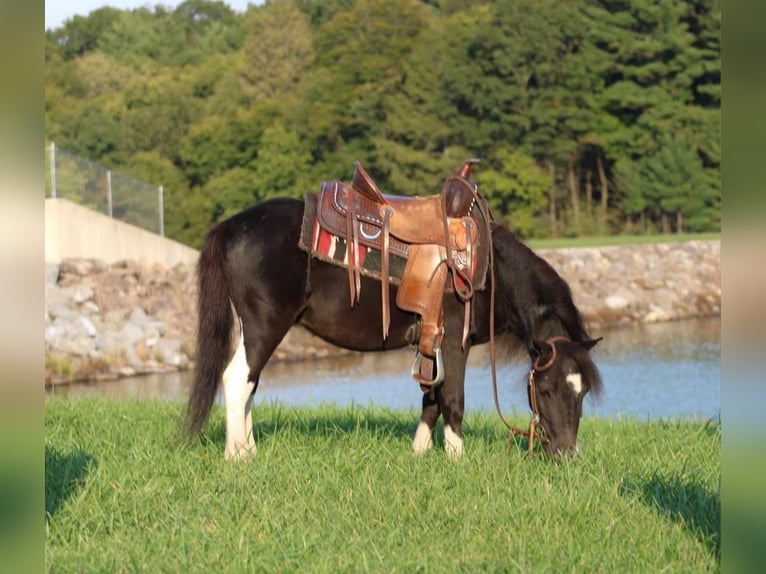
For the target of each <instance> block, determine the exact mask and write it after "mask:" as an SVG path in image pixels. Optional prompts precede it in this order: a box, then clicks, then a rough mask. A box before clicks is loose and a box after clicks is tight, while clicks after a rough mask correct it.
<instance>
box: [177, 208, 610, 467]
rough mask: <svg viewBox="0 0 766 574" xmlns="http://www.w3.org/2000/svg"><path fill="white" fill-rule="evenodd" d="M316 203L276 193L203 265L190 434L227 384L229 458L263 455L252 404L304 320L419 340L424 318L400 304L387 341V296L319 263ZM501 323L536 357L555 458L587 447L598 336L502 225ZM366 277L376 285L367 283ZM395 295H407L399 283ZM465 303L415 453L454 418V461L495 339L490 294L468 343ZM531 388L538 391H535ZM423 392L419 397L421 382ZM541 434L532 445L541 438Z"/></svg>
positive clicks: (344, 341) (329, 330) (210, 248)
mask: <svg viewBox="0 0 766 574" xmlns="http://www.w3.org/2000/svg"><path fill="white" fill-rule="evenodd" d="M303 211H304V204H303V201H301V200H296V199H273V200H268V201H265V202H263V203H260V204H258V205H255V206H253V207H250V208H248V209H245V210H244V211H242V212H240V213H238V214H236V215H234V216H232V217H231V218H229V219H227V220H226V221H223V222H222V223H220V224H218V225H216V226H215V227H213V228H212V229H211V230H210V231H209V232H208V234H207V237H206V239H205V243H204V246H203V248H202V251H201V254H200V258H199V266H198V311H199V316H198V331H197V352H196V365H195V370H194V381H193V386H192V388H191V392H190V398H189V404H188V413H187V430H188V432H189V433H190V436H196V435H197V434H198V433H199V432H200V431H201V430H202V428H203V426H204V424H205V421H206V420H207V418H208V416H209V415H210V411H211V409H212V407H213V404H214V402H215V397H216V393H217V390H218V387H219V385H220V384H223V398H224V402H225V409H226V448H225V456H226V458H245V457H247V456H249V455H252V454H253V453H255V451H256V444H255V439H254V431H253V424H252V415H251V406H252V401H253V396H254V394H255V392H256V389H257V388H258V380H259V377H260V374H261V371H262V369H263V368H264V366H265V365H266V362H267V361H268V360H269V357H271V355H272V353H274V350H275V349H276V347H277V345H278V344H279V343H280V341H282V339H283V337H284V336H285V334H286V333H287V332H288V330H289V329H290V327H291V326H292V325H294V324H296V323H297V324H301V325H303V326H304V327H306V328H307V329H308V330H310V331H311V332H313V333H315V334H316V335H318V336H319V337H321V338H322V339H324V340H326V341H329V342H330V343H333V344H335V345H338V346H341V347H345V348H347V349H352V350H356V351H385V350H390V349H396V348H401V347H404V346H406V345H408V344H410V341H409V340H408V332H410V331H411V328H412V327H413V325H415V324H416V323H417V321H418V317H417V316H416V315H414V314H412V313H408V312H405V311H402V310H400V309H399V308H397V307H396V306H394V305H392V306H391V314H390V330H389V336H388V339H387V340H386V341H385V342H384V341H383V340H382V337H381V330H382V318H381V294H380V287H379V284H378V283H376V282H374V281H375V280H373V279H370V278H367V277H362V279H361V281H362V291H363V292H364V296H363V297H361V299H360V300H359V301H358V302H357V303H356V304H355V305H354V306H353V307H351V306H350V305H349V296H348V274H347V272H346V271H345V270H344V269H342V268H340V267H337V266H335V265H332V264H329V263H325V262H322V261H319V260H317V259H310V260H309V259H307V258H308V257H309V255H308V254H307V253H306V252H304V251H302V250H300V249H299V248H298V243H299V237H300V234H301V222H302V218H303ZM492 237H493V246H494V249H493V251H494V281H495V301H494V330H495V333H496V334H497V335H500V334H503V333H510V334H511V335H512V337H505V338H503V339H502V340H503V341H511V342H510V343H509V344H511V345H513V344H515V345H521V346H523V348H524V349H525V350H526V351H527V353H528V354H529V357H530V361H531V362H532V363H531V364H532V365H533V366H534V365H540V364H545V365H546V369H545V370H539V371H538V372H535V371H534V370H532V371H531V375H532V376H533V378H534V384H535V388H536V396H532V393H528V394H529V399H530V406H531V407H532V408H533V410H535V411H536V413H537V415H538V417H539V419H538V420H539V425H540V426H541V427H542V429H543V431H544V436H545V441H544V443H543V447H544V450H545V452H546V453H548V454H559V453H565V452H568V451H571V450H573V449H576V446H577V431H578V428H579V422H580V418H581V416H582V403H583V398H584V397H585V395H586V394H587V393H588V392H591V393H592V394H594V395H598V393H599V392H600V391H601V386H602V383H601V378H600V375H599V372H598V369H597V368H596V366H595V364H594V363H593V361H592V358H591V356H590V353H589V351H590V349H591V348H592V347H593V345H594V344H595V343H596V342H597V340H594V339H591V338H590V336H589V335H588V333H587V331H586V328H585V326H584V323H583V320H582V318H581V316H580V313H579V311H578V309H577V307H576V306H575V304H574V302H573V300H572V294H571V292H570V289H569V286H568V285H567V283H566V282H565V281H564V280H563V279H562V278H561V277H560V276H559V275H558V273H556V271H555V270H554V269H553V268H552V267H551V266H550V265H549V264H548V263H547V262H546V261H545V260H543V259H542V258H540V257H539V256H537V255H536V254H535V253H534V252H533V251H532V250H531V249H529V248H528V247H527V246H526V245H524V244H523V243H522V242H521V241H519V240H518V239H517V238H516V236H515V235H514V234H513V233H511V232H510V231H509V230H508V229H506V228H504V227H503V226H501V225H497V224H493V226H492ZM365 284H366V286H365ZM390 290H391V291H390V297H389V301H395V300H396V286H395V285H393V284H392V285H391V286H390ZM463 305H464V304H463V303H462V302H461V301H460V300H459V299H458V297H457V296H455V295H454V294H452V293H447V294H445V297H444V327H445V337H444V340H443V342H442V350H443V360H444V372H445V377H444V381H443V383H442V384H441V385H440V386H438V387H437V388H435V390H434V391H433V392H426V393H424V394H423V406H422V413H421V415H420V421H419V424H418V426H417V429H416V431H415V436H414V439H413V443H412V448H413V450H414V451H415V452H416V453H422V452H424V451H427V450H428V449H430V448H431V447H432V446H433V438H432V437H433V431H434V427H435V425H436V421H437V419H438V418H439V416H440V415H441V416H442V417H444V447H445V450H446V452H447V454H448V455H449V456H450V457H452V458H457V457H459V456H460V455H461V454H462V452H463V411H464V404H465V393H464V383H465V367H466V361H467V359H468V354H469V351H470V349H471V345H477V344H482V343H486V342H488V341H489V339H490V332H489V331H490V320H489V317H490V313H491V312H492V309H490V294H489V289H484V290H482V291H477V292H476V293H475V294H474V299H473V305H474V313H475V315H474V317H475V321H474V323H475V328H474V329H473V333H472V335H471V337H470V339H469V341H468V342H467V343H466V344H465V346H463V344H462V343H463V341H462V330H463V320H464V306H463ZM528 390H529V389H528ZM412 392H419V390H418V387H417V385H416V384H415V383H414V382H413V387H412ZM529 440H532V438H531V437H530V439H529Z"/></svg>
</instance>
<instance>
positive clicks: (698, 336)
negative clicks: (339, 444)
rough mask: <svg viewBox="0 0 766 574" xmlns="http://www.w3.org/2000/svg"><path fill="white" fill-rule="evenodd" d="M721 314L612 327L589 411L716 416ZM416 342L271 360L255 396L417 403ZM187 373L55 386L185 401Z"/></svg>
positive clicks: (474, 404)
mask: <svg viewBox="0 0 766 574" xmlns="http://www.w3.org/2000/svg"><path fill="white" fill-rule="evenodd" d="M720 326H721V323H720V320H719V319H700V320H688V321H681V322H674V323H659V324H654V325H646V326H639V327H627V328H621V329H611V330H607V331H605V332H602V333H598V335H603V336H604V340H603V341H601V342H600V343H599V344H598V345H597V346H596V347H595V349H594V350H593V356H594V358H595V360H596V362H597V364H598V366H599V368H600V369H601V374H602V377H603V380H604V389H605V390H604V394H603V396H602V398H601V400H600V401H598V402H594V401H593V400H592V399H591V398H587V399H586V402H585V407H584V411H585V414H586V415H587V414H596V415H598V416H601V417H612V418H616V417H630V418H636V419H647V418H648V419H657V418H668V417H683V418H704V419H707V418H717V417H719V415H720V411H721V407H720V405H721V395H720V377H721V362H720V356H721V344H720ZM413 357H414V355H413V352H412V351H411V350H407V349H405V350H401V351H390V352H387V353H366V354H355V355H350V356H344V357H338V358H333V359H324V360H319V361H313V362H296V363H276V364H273V365H268V366H267V367H266V369H264V372H263V374H262V376H261V383H260V386H259V388H258V392H257V393H256V398H255V403H256V404H263V403H274V402H278V403H281V404H284V405H289V406H315V405H319V404H328V403H330V404H336V405H341V406H342V405H350V404H356V405H367V404H374V405H376V406H382V407H388V408H392V409H419V408H420V401H421V397H422V394H421V392H420V390H419V388H418V386H417V384H416V383H415V382H414V381H413V380H412V379H411V377H410V375H409V369H410V365H411V363H412V360H413ZM528 368H529V363H528V359H526V358H525V357H524V356H517V357H509V356H502V354H501V355H500V357H499V358H498V384H499V393H500V401H501V405H502V406H503V409H504V411H505V412H507V413H513V412H517V413H526V412H527V410H528V409H527V402H526V391H525V386H524V385H525V382H526V374H527V370H528ZM190 377H191V375H190V373H172V374H167V375H150V376H145V377H136V378H130V379H121V380H119V381H109V382H102V383H94V384H78V385H67V386H59V387H56V388H53V389H51V390H49V393H50V394H55V395H61V394H63V395H69V396H88V395H91V396H92V395H97V396H108V397H131V398H139V399H154V398H163V399H168V400H185V399H186V395H187V391H188V386H189V384H190ZM493 410H494V402H493V399H492V383H491V375H490V369H489V362H488V349H487V346H486V345H484V346H482V347H477V348H475V349H474V350H473V351H472V352H471V358H470V360H469V364H468V369H467V371H466V412H467V413H471V412H490V411H493Z"/></svg>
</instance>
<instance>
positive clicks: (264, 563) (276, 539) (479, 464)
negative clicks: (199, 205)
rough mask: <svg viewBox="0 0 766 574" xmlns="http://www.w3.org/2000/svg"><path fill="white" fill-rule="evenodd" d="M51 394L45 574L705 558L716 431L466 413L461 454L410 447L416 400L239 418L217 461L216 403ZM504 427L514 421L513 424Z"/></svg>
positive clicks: (598, 565)
mask: <svg viewBox="0 0 766 574" xmlns="http://www.w3.org/2000/svg"><path fill="white" fill-rule="evenodd" d="M182 412H183V405H178V404H170V403H164V402H141V403H140V402H111V401H108V400H104V399H78V400H68V399H66V398H49V399H47V401H46V406H45V426H46V437H45V467H46V468H45V508H46V518H45V522H46V545H45V547H46V550H45V553H46V566H47V569H48V570H49V571H54V572H73V571H76V572H174V573H175V572H206V573H207V572H298V571H300V572H333V573H334V572H402V573H411V572H447V571H458V572H534V573H538V572H583V573H591V572H609V573H611V572H651V573H654V572H707V571H718V570H719V569H720V568H719V556H720V496H719V482H720V439H721V436H720V426H719V425H718V423H704V422H699V421H666V422H651V423H649V422H637V421H614V420H603V419H596V418H585V419H584V420H583V423H582V425H581V431H580V443H581V449H582V452H581V455H580V456H579V457H578V458H577V459H575V460H572V461H564V462H562V463H560V464H554V463H552V462H550V461H547V460H544V459H542V458H541V457H535V458H533V459H529V458H528V457H527V455H526V452H525V449H524V445H523V444H521V443H519V444H512V445H511V447H510V449H509V448H508V447H507V434H506V431H505V428H504V427H503V426H502V425H501V423H500V422H499V421H498V419H497V417H496V416H495V415H490V414H486V415H475V414H471V413H468V414H467V415H466V420H465V441H466V453H465V455H464V457H463V458H462V459H461V460H460V461H458V462H453V461H450V460H449V459H448V458H447V457H446V455H445V454H444V451H443V450H442V449H441V448H440V447H441V443H442V439H441V436H442V435H441V428H440V429H439V432H438V433H437V441H436V443H437V447H438V448H437V449H435V450H433V451H431V452H429V453H427V454H426V455H424V456H420V457H417V456H415V455H413V454H412V453H411V452H410V439H411V434H412V432H413V431H414V428H415V424H416V417H417V414H416V413H415V412H392V411H386V410H382V409H374V408H372V407H363V408H360V407H357V408H331V407H323V408H317V409H293V408H283V407H279V406H272V407H258V408H257V409H255V411H254V421H255V425H256V440H257V442H258V445H259V451H258V454H257V456H256V457H255V459H253V460H251V461H249V462H246V463H226V462H224V460H223V440H224V426H223V423H224V418H223V410H222V409H221V408H218V407H217V408H216V410H215V411H214V414H213V417H212V419H211V423H210V426H209V428H208V432H207V434H206V435H205V437H203V440H202V441H200V442H195V443H194V444H184V443H183V442H181V441H180V440H179V436H180V431H179V422H180V419H181V415H182ZM515 422H516V423H517V424H523V423H525V422H526V419H525V418H522V417H519V418H517V419H516V420H515Z"/></svg>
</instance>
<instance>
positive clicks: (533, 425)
mask: <svg viewBox="0 0 766 574" xmlns="http://www.w3.org/2000/svg"><path fill="white" fill-rule="evenodd" d="M557 341H569V338H567V337H562V336H557V337H550V338H548V339H546V340H545V343H546V344H547V345H548V346H549V347H550V348H551V358H550V359H548V360H547V361H545V363H543V364H542V365H541V364H540V357H537V358H536V359H535V360H534V362H533V363H532V367H531V368H530V369H529V375H528V377H527V380H528V383H527V384H528V385H529V403H530V405H531V407H532V417H531V419H530V420H529V429H528V430H524V429H520V428H517V427H514V426H511V425H510V424H508V422H507V421H506V420H505V418H504V417H503V413H502V411H501V410H500V402H499V401H498V398H497V380H496V379H494V378H493V380H492V383H493V385H492V390H493V392H494V396H495V409H496V410H497V414H498V415H499V416H500V420H501V421H503V424H505V426H506V427H508V429H509V430H510V431H511V437H514V436H519V435H520V436H525V437H527V446H528V451H529V456H532V449H533V448H534V446H535V439H538V440H539V441H540V442H541V443H545V442H548V439H547V438H546V437H545V434H544V433H545V429H544V428H543V426H542V424H540V411H539V409H538V407H537V386H536V385H535V373H541V372H543V371H547V370H548V369H550V368H551V367H552V366H553V365H554V364H555V363H556V359H557V358H558V352H557V351H556V342H557ZM511 437H509V443H510V439H511Z"/></svg>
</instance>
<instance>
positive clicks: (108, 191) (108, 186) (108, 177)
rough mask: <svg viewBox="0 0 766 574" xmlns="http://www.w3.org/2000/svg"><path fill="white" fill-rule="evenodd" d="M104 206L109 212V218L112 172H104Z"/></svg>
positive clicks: (109, 170) (110, 215)
mask: <svg viewBox="0 0 766 574" xmlns="http://www.w3.org/2000/svg"><path fill="white" fill-rule="evenodd" d="M106 205H107V209H108V210H109V217H113V215H112V170H111V169H108V170H106Z"/></svg>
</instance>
